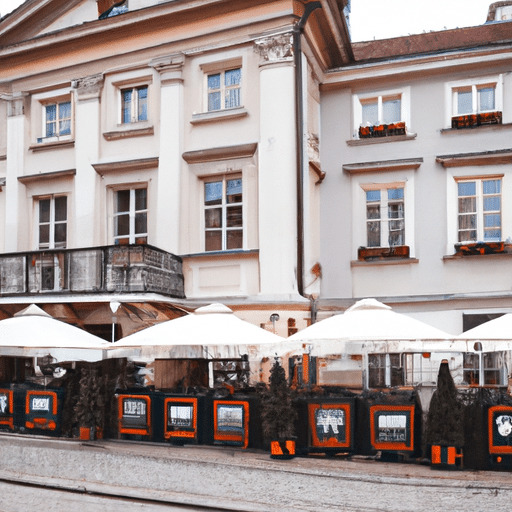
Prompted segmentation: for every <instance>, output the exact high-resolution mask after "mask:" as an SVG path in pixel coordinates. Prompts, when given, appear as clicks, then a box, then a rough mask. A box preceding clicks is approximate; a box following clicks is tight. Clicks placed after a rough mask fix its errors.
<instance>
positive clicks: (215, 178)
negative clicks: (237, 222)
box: [202, 171, 246, 252]
mask: <svg viewBox="0 0 512 512" xmlns="http://www.w3.org/2000/svg"><path fill="white" fill-rule="evenodd" d="M237 179H239V180H241V181H242V201H241V202H236V203H229V206H228V203H227V196H226V193H227V182H228V181H230V180H237ZM219 181H221V182H222V198H221V204H220V205H206V184H207V183H215V182H219ZM244 196H245V190H244V179H243V176H242V172H241V171H240V172H237V173H232V174H231V173H230V174H223V175H216V176H211V177H208V178H206V179H203V202H202V204H203V215H202V218H203V229H202V232H203V248H204V251H205V252H217V251H236V250H242V249H243V248H244V240H245V230H246V228H245V202H244ZM230 206H231V207H240V206H241V208H242V219H241V220H242V225H241V226H233V227H228V226H227V210H228V208H229V207H230ZM218 208H221V226H220V227H218V228H217V227H215V228H207V226H206V220H205V219H206V212H207V210H213V209H218ZM229 231H241V232H242V245H241V247H234V248H229V249H228V247H227V246H228V236H227V235H228V232H229ZM207 232H221V249H213V250H207V249H206V233H207Z"/></svg>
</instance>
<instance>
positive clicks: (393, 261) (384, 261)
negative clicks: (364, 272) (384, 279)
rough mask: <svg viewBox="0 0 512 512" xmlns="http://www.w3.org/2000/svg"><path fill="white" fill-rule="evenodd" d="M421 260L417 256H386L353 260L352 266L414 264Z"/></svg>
mask: <svg viewBox="0 0 512 512" xmlns="http://www.w3.org/2000/svg"><path fill="white" fill-rule="evenodd" d="M419 262H420V260H419V259H417V258H386V259H382V260H368V261H360V260H352V261H351V262H350V266H351V267H380V266H383V265H412V264H415V263H419Z"/></svg>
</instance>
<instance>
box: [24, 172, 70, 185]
mask: <svg viewBox="0 0 512 512" xmlns="http://www.w3.org/2000/svg"><path fill="white" fill-rule="evenodd" d="M75 174H76V169H68V170H66V171H54V172H40V173H39V174H29V175H28V176H19V177H18V181H19V182H21V183H23V185H28V184H29V183H36V182H38V181H50V180H58V179H62V178H71V177H72V176H75Z"/></svg>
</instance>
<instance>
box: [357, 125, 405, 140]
mask: <svg viewBox="0 0 512 512" xmlns="http://www.w3.org/2000/svg"><path fill="white" fill-rule="evenodd" d="M393 135H405V123H404V122H400V123H391V124H379V125H373V126H360V127H359V138H360V139H370V138H374V137H389V136H393Z"/></svg>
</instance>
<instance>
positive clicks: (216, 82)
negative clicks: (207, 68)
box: [208, 73, 220, 90]
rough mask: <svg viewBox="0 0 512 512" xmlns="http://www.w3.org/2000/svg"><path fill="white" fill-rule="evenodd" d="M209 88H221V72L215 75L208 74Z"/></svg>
mask: <svg viewBox="0 0 512 512" xmlns="http://www.w3.org/2000/svg"><path fill="white" fill-rule="evenodd" d="M208 89H210V90H218V89H220V73H217V74H215V75H208Z"/></svg>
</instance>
